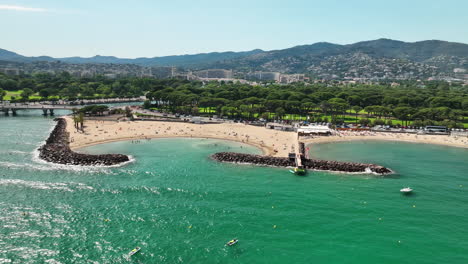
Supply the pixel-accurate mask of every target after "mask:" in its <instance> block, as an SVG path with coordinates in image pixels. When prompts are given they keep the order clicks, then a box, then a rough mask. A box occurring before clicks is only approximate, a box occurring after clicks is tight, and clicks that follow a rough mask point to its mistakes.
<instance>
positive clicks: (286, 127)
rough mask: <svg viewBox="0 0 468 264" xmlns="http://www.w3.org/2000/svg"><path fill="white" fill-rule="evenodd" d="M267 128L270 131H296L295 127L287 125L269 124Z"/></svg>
mask: <svg viewBox="0 0 468 264" xmlns="http://www.w3.org/2000/svg"><path fill="white" fill-rule="evenodd" d="M265 127H266V128H269V129H275V130H281V131H294V126H292V125H287V124H279V123H267V124H266V125H265Z"/></svg>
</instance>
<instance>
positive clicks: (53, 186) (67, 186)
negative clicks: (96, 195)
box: [0, 179, 94, 192]
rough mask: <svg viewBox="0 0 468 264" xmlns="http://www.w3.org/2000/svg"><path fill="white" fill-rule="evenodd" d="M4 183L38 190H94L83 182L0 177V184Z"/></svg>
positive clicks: (4, 184)
mask: <svg viewBox="0 0 468 264" xmlns="http://www.w3.org/2000/svg"><path fill="white" fill-rule="evenodd" d="M2 185H3V186H6V185H20V186H25V187H29V188H32V189H38V190H61V191H67V192H73V191H75V190H77V189H79V190H83V189H86V190H94V188H93V187H91V186H88V185H86V184H84V183H74V182H70V183H63V182H41V181H25V180H20V179H0V186H2Z"/></svg>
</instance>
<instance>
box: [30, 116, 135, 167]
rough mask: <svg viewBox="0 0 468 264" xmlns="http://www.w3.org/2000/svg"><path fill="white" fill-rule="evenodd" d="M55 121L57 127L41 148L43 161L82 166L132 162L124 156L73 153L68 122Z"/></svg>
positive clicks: (61, 119) (59, 119) (40, 153)
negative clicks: (67, 129)
mask: <svg viewBox="0 0 468 264" xmlns="http://www.w3.org/2000/svg"><path fill="white" fill-rule="evenodd" d="M55 121H57V125H56V126H55V128H54V130H53V131H52V132H51V133H50V136H49V138H48V139H47V140H46V144H45V145H43V146H41V147H40V148H39V157H40V158H41V159H43V160H45V161H48V162H52V163H58V164H65V165H81V166H96V165H98V166H99V165H100V166H102V165H104V166H110V165H117V164H120V163H123V162H127V161H129V160H130V159H129V158H128V156H126V155H122V154H104V155H89V154H82V153H76V152H74V151H72V150H71V149H70V146H69V134H68V132H67V131H66V128H67V121H65V119H63V118H57V119H55Z"/></svg>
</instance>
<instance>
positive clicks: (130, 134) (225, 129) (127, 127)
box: [66, 117, 297, 157]
mask: <svg viewBox="0 0 468 264" xmlns="http://www.w3.org/2000/svg"><path fill="white" fill-rule="evenodd" d="M66 119H67V131H68V132H69V133H70V141H71V143H70V147H71V148H72V149H78V148H81V147H86V146H90V145H95V144H100V143H106V142H113V141H121V140H132V139H151V138H169V137H185V138H190V137H194V138H215V139H223V140H232V141H238V142H243V143H246V144H250V145H253V146H256V147H258V148H260V149H261V150H262V151H263V153H264V154H265V155H270V156H276V157H286V156H287V155H288V153H289V152H291V151H293V150H294V148H295V144H296V143H297V139H296V137H297V135H296V133H293V132H284V131H277V130H271V129H265V128H264V127H257V126H250V125H245V124H239V123H224V124H202V125H200V124H191V123H181V122H158V121H133V122H129V121H121V122H113V121H94V120H90V121H85V123H84V125H85V129H84V131H85V132H84V133H82V132H78V131H77V130H76V129H75V128H74V126H73V120H72V119H71V118H70V117H66Z"/></svg>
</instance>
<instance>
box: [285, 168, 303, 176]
mask: <svg viewBox="0 0 468 264" xmlns="http://www.w3.org/2000/svg"><path fill="white" fill-rule="evenodd" d="M289 172H291V173H293V174H296V175H305V174H306V173H307V171H306V169H304V168H299V167H295V168H294V169H292V170H289Z"/></svg>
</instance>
